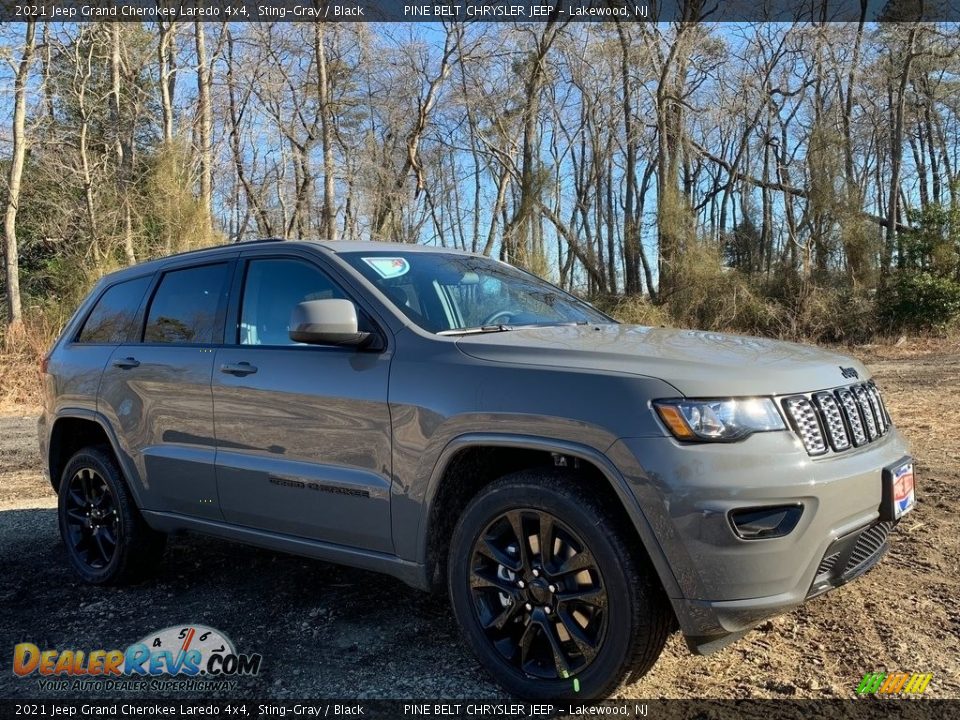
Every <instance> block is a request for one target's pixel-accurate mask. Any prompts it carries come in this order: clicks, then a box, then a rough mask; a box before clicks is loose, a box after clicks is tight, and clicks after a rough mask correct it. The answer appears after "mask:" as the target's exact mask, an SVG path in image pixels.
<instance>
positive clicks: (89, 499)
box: [80, 468, 93, 504]
mask: <svg viewBox="0 0 960 720" xmlns="http://www.w3.org/2000/svg"><path fill="white" fill-rule="evenodd" d="M80 488H81V489H82V490H83V499H84V501H85V502H86V503H87V504H91V503H93V488H92V487H91V482H90V471H89V470H88V469H86V468H84V469H83V470H81V471H80Z"/></svg>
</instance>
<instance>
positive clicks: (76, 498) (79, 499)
mask: <svg viewBox="0 0 960 720" xmlns="http://www.w3.org/2000/svg"><path fill="white" fill-rule="evenodd" d="M68 498H69V500H70V502H72V503H73V504H74V505H76V506H77V507H84V506H86V504H87V501H86V500H85V499H84V497H83V495H82V494H81V493H79V492H77V491H76V489H74V487H73V486H72V485H71V486H70V489H69V495H68Z"/></svg>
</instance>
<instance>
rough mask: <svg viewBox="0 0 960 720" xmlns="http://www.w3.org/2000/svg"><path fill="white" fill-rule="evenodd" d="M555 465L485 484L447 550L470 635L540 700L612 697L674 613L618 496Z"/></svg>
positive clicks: (501, 678) (505, 675) (635, 673)
mask: <svg viewBox="0 0 960 720" xmlns="http://www.w3.org/2000/svg"><path fill="white" fill-rule="evenodd" d="M596 482H597V480H596V479H595V478H584V477H582V476H578V475H577V474H575V473H571V472H569V471H563V470H560V469H555V468H537V469H530V470H521V471H519V472H515V473H512V474H510V475H506V476H504V477H502V478H500V479H499V480H495V481H494V482H492V483H490V484H489V485H487V486H485V487H483V488H482V489H481V490H480V491H479V492H478V493H477V494H476V495H475V496H474V497H472V498H471V499H470V501H469V502H468V503H467V505H466V507H465V508H464V509H463V510H462V512H461V513H460V517H459V519H458V521H457V525H456V527H455V528H454V531H453V535H452V537H451V538H450V541H449V546H448V547H447V567H446V575H447V589H448V592H449V595H450V602H451V605H452V607H453V613H454V615H455V616H456V618H457V622H458V623H459V625H460V628H461V630H462V632H463V635H464V639H465V640H466V641H467V643H468V644H469V646H470V648H471V649H472V650H473V652H474V654H475V655H476V657H477V659H478V660H479V661H480V663H481V664H482V665H483V666H484V667H485V668H486V669H487V670H488V671H489V672H490V674H491V676H492V677H493V678H494V679H495V680H496V681H497V682H499V683H500V684H501V685H502V686H503V687H504V688H506V690H507V691H508V692H510V693H511V694H513V695H515V696H517V697H521V698H526V699H529V700H549V699H560V698H570V699H573V698H582V699H587V698H597V697H607V696H608V695H610V694H611V693H613V692H615V691H616V690H617V688H618V687H620V686H622V685H624V684H627V683H630V682H632V681H634V680H636V679H637V678H639V677H641V676H643V675H644V674H645V673H646V672H647V671H649V670H650V668H651V667H653V664H654V663H655V662H656V659H657V657H658V656H659V655H660V652H661V650H662V649H663V645H664V643H665V642H666V639H667V636H668V635H669V634H670V632H671V631H672V629H673V628H674V627H675V617H674V615H673V611H672V609H671V608H670V605H669V601H668V600H667V598H666V595H665V593H664V592H663V588H662V587H661V586H660V582H659V580H658V578H657V575H656V572H655V570H654V569H653V567H652V565H651V563H650V560H649V558H648V557H647V556H646V553H645V551H644V549H643V546H642V544H640V543H639V540H638V538H637V535H636V533H635V530H634V529H633V528H632V527H631V525H630V520H629V518H628V517H626V516H625V515H624V514H623V513H622V512H620V511H619V510H618V508H617V507H616V504H615V503H617V502H618V501H617V499H616V498H615V497H611V495H610V494H609V493H608V492H606V491H605V489H604V488H603V487H601V486H596V485H595V483H596Z"/></svg>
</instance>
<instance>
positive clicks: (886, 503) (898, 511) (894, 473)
mask: <svg viewBox="0 0 960 720" xmlns="http://www.w3.org/2000/svg"><path fill="white" fill-rule="evenodd" d="M883 480H884V483H883V485H884V487H883V508H881V511H882V512H881V514H882V515H885V519H887V520H899V519H900V518H902V517H903V516H904V515H906V514H907V513H908V512H910V511H911V510H913V506H914V505H915V504H916V501H917V496H916V492H915V488H914V477H913V461H912V460H908V461H905V462H900V463H897V464H896V465H892V466H890V467H889V468H885V469H884V471H883Z"/></svg>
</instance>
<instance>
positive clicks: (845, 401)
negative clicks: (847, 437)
mask: <svg viewBox="0 0 960 720" xmlns="http://www.w3.org/2000/svg"><path fill="white" fill-rule="evenodd" d="M837 398H838V399H839V400H840V404H841V405H842V406H843V414H844V416H846V418H847V425H848V426H849V428H850V432H851V433H852V434H853V444H854V445H857V446H860V445H863V444H864V443H865V442H867V431H866V430H865V429H864V427H863V420H861V418H860V409H859V406H858V405H857V401H856V398H854V397H853V393H852V392H850V390H848V389H847V388H843V389H842V390H837Z"/></svg>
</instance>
